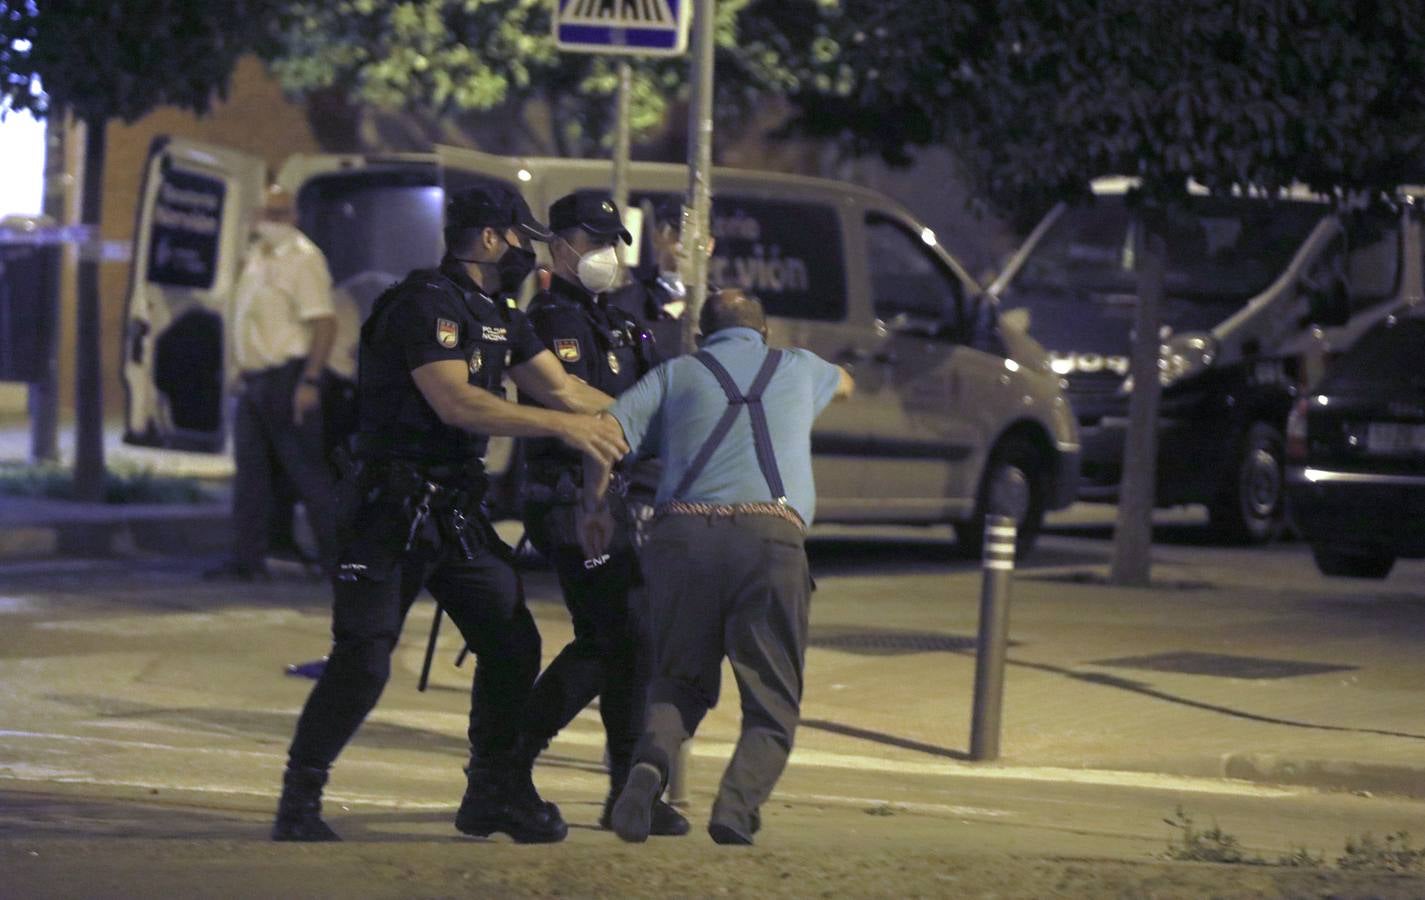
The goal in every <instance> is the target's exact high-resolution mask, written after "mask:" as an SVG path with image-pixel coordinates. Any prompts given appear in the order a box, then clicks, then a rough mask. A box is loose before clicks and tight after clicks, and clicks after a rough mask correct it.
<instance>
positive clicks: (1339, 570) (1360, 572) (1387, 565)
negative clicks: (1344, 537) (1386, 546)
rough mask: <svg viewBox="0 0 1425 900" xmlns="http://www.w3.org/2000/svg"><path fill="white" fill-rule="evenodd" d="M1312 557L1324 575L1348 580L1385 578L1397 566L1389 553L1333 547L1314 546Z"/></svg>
mask: <svg viewBox="0 0 1425 900" xmlns="http://www.w3.org/2000/svg"><path fill="white" fill-rule="evenodd" d="M1311 555H1312V556H1313V557H1315V558H1316V568H1318V569H1320V570H1321V574H1322V575H1342V576H1345V577H1347V578H1384V577H1385V576H1387V575H1389V574H1390V570H1391V569H1392V568H1393V567H1394V566H1395V557H1394V556H1392V555H1390V554H1389V553H1380V552H1374V553H1373V552H1371V551H1369V550H1335V549H1332V548H1331V547H1322V546H1314V547H1312V548H1311Z"/></svg>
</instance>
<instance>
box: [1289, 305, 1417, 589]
mask: <svg viewBox="0 0 1425 900" xmlns="http://www.w3.org/2000/svg"><path fill="white" fill-rule="evenodd" d="M1286 456H1287V503H1288V507H1287V508H1288V514H1289V515H1290V516H1291V519H1292V521H1293V523H1294V524H1295V525H1296V528H1297V531H1298V532H1299V533H1300V534H1301V536H1302V537H1303V539H1305V540H1306V541H1307V542H1308V543H1309V544H1310V545H1311V552H1312V554H1313V555H1314V556H1315V557H1316V565H1317V567H1318V568H1319V569H1320V570H1321V572H1322V574H1325V575H1349V576H1354V577H1357V578H1384V577H1385V576H1386V575H1388V574H1390V570H1391V567H1392V566H1394V565H1395V560H1396V559H1397V558H1398V557H1402V556H1404V557H1425V308H1420V307H1411V308H1409V309H1407V310H1404V311H1401V312H1398V313H1396V314H1394V315H1391V316H1390V317H1388V318H1387V319H1385V320H1384V321H1382V322H1381V323H1380V324H1379V325H1377V326H1375V327H1374V328H1373V329H1371V330H1370V331H1368V332H1366V333H1365V334H1364V335H1363V336H1362V337H1361V339H1360V340H1359V341H1357V342H1356V344H1355V345H1354V346H1353V347H1351V349H1350V350H1349V351H1347V352H1346V353H1345V354H1344V355H1342V356H1341V357H1340V358H1338V359H1337V360H1335V361H1334V362H1333V363H1332V364H1331V367H1330V369H1329V370H1328V371H1327V373H1326V375H1325V377H1324V378H1323V379H1322V380H1321V383H1320V384H1319V385H1318V386H1317V387H1316V388H1315V389H1314V390H1312V391H1310V392H1308V393H1305V394H1304V395H1303V396H1301V397H1300V398H1299V399H1298V400H1297V403H1296V406H1295V408H1294V409H1293V410H1292V413H1291V417H1290V419H1289V420H1288V423H1287V435H1286Z"/></svg>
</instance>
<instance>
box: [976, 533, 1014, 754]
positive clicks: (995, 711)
mask: <svg viewBox="0 0 1425 900" xmlns="http://www.w3.org/2000/svg"><path fill="white" fill-rule="evenodd" d="M1016 530H1017V529H1016V528H1015V523H1014V519H1011V518H1010V517H1009V516H986V517H985V551H984V561H983V563H982V571H983V573H984V581H983V585H982V587H981V589H980V634H979V641H978V644H977V647H976V651H975V706H974V712H973V714H972V717H971V719H970V758H971V759H973V760H981V761H982V760H991V759H998V758H999V734H1000V709H1001V707H1002V706H1003V702H1004V660H1005V650H1006V648H1007V646H1008V644H1009V588H1010V582H1011V580H1012V578H1013V576H1014V545H1015V533H1016Z"/></svg>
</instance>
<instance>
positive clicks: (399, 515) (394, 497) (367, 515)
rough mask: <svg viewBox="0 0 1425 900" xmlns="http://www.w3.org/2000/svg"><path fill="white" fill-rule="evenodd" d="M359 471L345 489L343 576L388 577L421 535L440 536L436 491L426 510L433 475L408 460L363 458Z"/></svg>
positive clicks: (347, 578) (342, 489) (344, 484)
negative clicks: (434, 516)
mask: <svg viewBox="0 0 1425 900" xmlns="http://www.w3.org/2000/svg"><path fill="white" fill-rule="evenodd" d="M353 476H354V477H351V478H344V479H343V480H342V482H341V486H340V489H339V490H340V496H339V500H338V502H339V506H340V507H341V512H340V513H339V516H340V518H339V519H338V522H339V524H340V525H341V532H342V533H341V542H340V544H341V549H340V552H339V556H338V563H337V579H338V580H341V581H355V580H357V579H359V578H360V579H366V580H369V581H385V580H386V579H387V578H388V577H390V575H391V573H392V572H393V571H395V569H396V567H397V564H398V563H399V562H400V561H401V557H402V556H403V555H404V554H405V553H406V551H407V550H409V549H410V548H411V547H412V546H414V544H415V542H416V540H417V539H427V540H429V539H433V538H434V537H435V524H434V523H433V522H431V521H430V506H429V502H430V500H431V499H433V498H434V496H435V492H431V496H430V497H429V498H425V501H426V510H425V512H424V513H422V512H421V505H422V499H423V498H424V495H425V493H426V491H425V485H426V484H427V483H428V479H426V478H425V477H424V475H423V473H422V472H421V471H420V470H419V469H417V468H416V467H415V466H413V465H410V464H408V463H401V462H378V463H361V462H358V463H357V467H356V469H355V471H354V472H353ZM437 491H438V488H437Z"/></svg>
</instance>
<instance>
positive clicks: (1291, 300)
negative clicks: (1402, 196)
mask: <svg viewBox="0 0 1425 900" xmlns="http://www.w3.org/2000/svg"><path fill="white" fill-rule="evenodd" d="M1134 185H1135V182H1134V181H1133V180H1132V179H1127V178H1106V179H1099V180H1097V181H1095V182H1094V183H1093V193H1094V202H1093V203H1091V204H1087V205H1083V206H1073V207H1071V206H1065V205H1060V206H1058V207H1056V208H1055V209H1053V210H1052V211H1050V213H1049V214H1048V215H1047V216H1045V218H1044V220H1043V221H1042V222H1040V224H1039V225H1038V227H1036V228H1035V229H1034V231H1033V232H1032V233H1031V234H1030V236H1029V238H1028V240H1026V241H1025V243H1024V245H1023V246H1022V247H1021V248H1020V250H1019V251H1018V252H1017V253H1016V254H1015V256H1014V258H1013V259H1012V260H1011V261H1010V263H1009V265H1008V266H1006V268H1005V270H1004V271H1003V272H1002V273H1001V274H1000V275H999V277H998V278H997V279H996V280H995V281H994V283H993V284H992V285H991V286H990V292H991V293H992V294H993V295H994V296H995V297H996V298H997V299H998V301H999V303H1000V304H1001V306H1002V307H1003V308H1004V309H1013V308H1025V309H1027V310H1028V311H1029V313H1030V325H1029V330H1030V333H1032V334H1033V335H1034V337H1035V339H1036V340H1038V341H1040V342H1041V343H1042V344H1043V345H1044V346H1045V347H1046V348H1048V351H1049V355H1050V358H1051V364H1052V366H1053V368H1054V371H1055V372H1056V373H1058V374H1059V375H1061V376H1063V377H1064V378H1065V379H1066V381H1067V383H1068V395H1069V399H1070V402H1071V404H1072V406H1073V408H1074V412H1075V413H1076V415H1077V416H1078V421H1079V427H1080V431H1081V433H1082V435H1083V473H1082V475H1083V477H1082V479H1081V481H1080V487H1079V494H1080V497H1082V498H1083V499H1087V500H1105V501H1110V500H1113V499H1114V498H1116V496H1117V491H1118V483H1119V479H1120V476H1121V474H1122V458H1123V441H1124V432H1125V428H1126V425H1127V416H1128V393H1129V390H1131V387H1130V386H1129V385H1128V384H1126V383H1125V380H1126V378H1127V375H1128V366H1129V341H1130V331H1131V329H1132V324H1133V318H1134V315H1135V311H1136V307H1137V303H1138V297H1137V272H1136V269H1135V266H1134V258H1133V246H1134V235H1133V233H1132V227H1133V226H1132V221H1133V218H1132V215H1131V211H1130V210H1129V208H1128V206H1127V203H1126V200H1125V195H1126V194H1127V193H1128V191H1129V190H1131V189H1132V188H1133V187H1134ZM1407 224H1408V219H1407V217H1406V212H1405V209H1404V207H1401V208H1399V209H1395V210H1385V209H1382V210H1373V211H1357V212H1350V213H1338V212H1337V211H1336V210H1335V209H1334V208H1333V207H1332V206H1330V205H1328V204H1327V203H1326V202H1325V201H1324V200H1323V199H1321V198H1320V197H1317V196H1314V195H1311V194H1309V193H1306V192H1304V191H1293V192H1291V193H1289V194H1288V195H1287V196H1285V197H1281V198H1275V199H1267V198H1264V197H1258V196H1236V197H1212V196H1209V195H1208V194H1207V192H1206V191H1205V190H1200V189H1197V188H1194V191H1193V194H1192V196H1191V197H1190V199H1189V202H1188V204H1187V212H1186V214H1185V215H1182V216H1178V217H1175V218H1174V219H1173V220H1172V221H1171V223H1170V225H1169V228H1168V244H1167V250H1168V260H1167V271H1166V276H1165V285H1164V297H1163V301H1162V324H1163V331H1162V334H1163V340H1164V344H1163V368H1162V381H1163V385H1164V388H1163V398H1162V407H1161V418H1160V430H1159V436H1158V446H1159V453H1158V486H1157V502H1158V504H1159V505H1161V506H1170V505H1176V504H1186V503H1203V504H1206V505H1207V508H1208V510H1209V512H1210V515H1211V521H1212V524H1213V526H1214V528H1215V529H1216V530H1217V531H1218V532H1219V533H1220V534H1221V535H1223V536H1224V537H1228V538H1231V539H1235V540H1240V541H1246V542H1259V541H1265V540H1268V539H1270V538H1271V537H1273V536H1274V535H1275V534H1276V532H1277V530H1278V527H1279V525H1280V523H1281V520H1282V512H1283V470H1282V461H1283V432H1284V429H1285V425H1286V419H1287V414H1288V412H1289V410H1290V409H1291V405H1292V402H1293V398H1294V397H1295V395H1296V393H1297V390H1298V385H1299V384H1300V383H1301V382H1302V381H1304V380H1306V379H1307V376H1308V373H1307V372H1306V371H1304V370H1303V366H1302V360H1303V359H1304V358H1308V357H1309V355H1310V354H1309V353H1308V350H1309V348H1310V347H1311V346H1312V345H1316V344H1323V343H1324V344H1329V345H1332V346H1335V347H1337V348H1341V347H1344V346H1347V345H1349V343H1350V341H1351V340H1352V339H1353V336H1354V335H1359V334H1360V333H1361V332H1362V331H1364V330H1365V328H1366V327H1368V326H1369V325H1370V324H1371V323H1373V322H1374V321H1375V320H1377V319H1379V318H1380V317H1382V316H1384V315H1385V314H1386V312H1387V311H1388V310H1389V309H1391V308H1393V307H1394V306H1395V305H1397V304H1398V303H1399V302H1401V300H1400V298H1402V297H1403V296H1407V295H1409V296H1416V297H1418V296H1419V293H1420V275H1419V271H1420V267H1419V264H1418V257H1419V255H1420V248H1419V246H1418V240H1419V239H1418V237H1415V236H1414V235H1416V234H1417V232H1418V229H1410V228H1407V227H1406V226H1407ZM1408 242H1413V244H1412V246H1411V247H1410V248H1407V246H1406V245H1407V243H1408ZM1403 261H1405V262H1403ZM1407 263H1408V264H1407Z"/></svg>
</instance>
